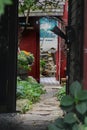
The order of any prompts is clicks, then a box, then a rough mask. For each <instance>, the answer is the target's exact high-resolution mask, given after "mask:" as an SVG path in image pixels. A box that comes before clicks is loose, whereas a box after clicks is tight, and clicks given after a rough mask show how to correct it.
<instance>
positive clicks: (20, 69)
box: [17, 50, 34, 76]
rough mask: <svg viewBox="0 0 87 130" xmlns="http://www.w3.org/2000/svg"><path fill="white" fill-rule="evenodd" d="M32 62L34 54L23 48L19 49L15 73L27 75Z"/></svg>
mask: <svg viewBox="0 0 87 130" xmlns="http://www.w3.org/2000/svg"><path fill="white" fill-rule="evenodd" d="M33 62H34V56H33V54H32V53H30V52H27V51H24V50H21V51H19V53H18V60H17V74H18V75H19V76H23V75H28V72H29V71H30V70H31V66H32V64H33Z"/></svg>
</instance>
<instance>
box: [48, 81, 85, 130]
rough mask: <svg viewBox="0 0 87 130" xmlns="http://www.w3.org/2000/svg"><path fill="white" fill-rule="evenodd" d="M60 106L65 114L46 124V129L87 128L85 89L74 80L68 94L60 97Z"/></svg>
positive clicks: (80, 129) (72, 129)
mask: <svg viewBox="0 0 87 130" xmlns="http://www.w3.org/2000/svg"><path fill="white" fill-rule="evenodd" d="M60 106H61V108H62V109H63V111H65V115H64V116H63V117H60V118H58V119H56V120H55V122H54V123H53V124H51V125H49V126H48V130H87V90H83V89H82V85H81V84H80V83H79V82H78V81H75V82H73V83H72V84H71V86H70V94H69V95H66V96H64V97H63V98H62V99H61V102H60Z"/></svg>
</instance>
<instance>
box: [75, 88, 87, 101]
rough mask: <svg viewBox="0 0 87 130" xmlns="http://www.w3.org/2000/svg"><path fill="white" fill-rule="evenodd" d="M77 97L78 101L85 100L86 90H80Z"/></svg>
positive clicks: (86, 97) (86, 96) (86, 98)
mask: <svg viewBox="0 0 87 130" xmlns="http://www.w3.org/2000/svg"><path fill="white" fill-rule="evenodd" d="M77 98H78V99H79V101H85V100H87V90H82V91H80V92H79V93H78V94H77Z"/></svg>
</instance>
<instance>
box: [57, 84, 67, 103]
mask: <svg viewBox="0 0 87 130" xmlns="http://www.w3.org/2000/svg"><path fill="white" fill-rule="evenodd" d="M65 95H66V86H63V87H62V88H60V89H59V90H58V93H57V99H58V100H59V101H61V99H62V97H63V96H65Z"/></svg>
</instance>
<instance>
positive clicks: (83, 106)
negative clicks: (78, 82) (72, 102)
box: [76, 102, 87, 115]
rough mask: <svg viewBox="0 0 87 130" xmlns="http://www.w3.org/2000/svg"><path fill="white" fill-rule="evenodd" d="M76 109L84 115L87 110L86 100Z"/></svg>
mask: <svg viewBox="0 0 87 130" xmlns="http://www.w3.org/2000/svg"><path fill="white" fill-rule="evenodd" d="M76 110H77V111H78V112H79V113H80V114H82V115H83V114H84V113H85V112H86V111H87V105H86V104H85V103H84V102H83V103H80V104H77V105H76Z"/></svg>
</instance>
